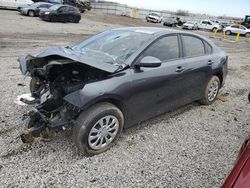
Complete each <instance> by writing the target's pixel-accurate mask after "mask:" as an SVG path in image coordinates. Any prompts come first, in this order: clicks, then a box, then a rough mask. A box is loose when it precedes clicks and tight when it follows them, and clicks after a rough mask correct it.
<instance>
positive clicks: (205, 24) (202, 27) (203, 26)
mask: <svg viewBox="0 0 250 188" xmlns="http://www.w3.org/2000/svg"><path fill="white" fill-rule="evenodd" d="M199 28H200V29H206V28H207V21H202V22H201V24H200V27H199Z"/></svg>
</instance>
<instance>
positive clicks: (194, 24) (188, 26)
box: [182, 21, 198, 30]
mask: <svg viewBox="0 0 250 188" xmlns="http://www.w3.org/2000/svg"><path fill="white" fill-rule="evenodd" d="M182 29H191V30H195V29H198V23H197V22H192V21H188V22H186V23H184V24H183V25H182Z"/></svg>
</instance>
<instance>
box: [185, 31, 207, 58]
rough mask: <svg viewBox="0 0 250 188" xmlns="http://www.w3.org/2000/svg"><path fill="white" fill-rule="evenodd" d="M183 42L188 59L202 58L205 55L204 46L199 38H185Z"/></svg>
mask: <svg viewBox="0 0 250 188" xmlns="http://www.w3.org/2000/svg"><path fill="white" fill-rule="evenodd" d="M183 42H184V45H185V50H186V56H187V57H194V56H202V55H204V54H205V48H204V44H203V42H202V40H200V39H199V38H197V37H193V36H183Z"/></svg>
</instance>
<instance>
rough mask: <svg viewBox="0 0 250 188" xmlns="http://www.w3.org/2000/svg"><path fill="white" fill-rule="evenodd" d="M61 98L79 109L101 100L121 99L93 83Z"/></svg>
mask: <svg viewBox="0 0 250 188" xmlns="http://www.w3.org/2000/svg"><path fill="white" fill-rule="evenodd" d="M63 99H64V100H65V101H66V102H68V103H70V104H72V105H73V106H76V107H77V108H79V109H81V110H83V109H86V108H88V107H89V106H91V105H92V104H95V103H96V102H99V101H103V100H109V99H115V100H118V101H122V99H121V97H119V96H117V95H116V94H110V93H106V92H104V90H102V89H100V87H97V86H93V85H85V86H84V88H83V89H81V90H77V91H75V92H72V93H70V94H68V95H66V96H65V97H64V98H63Z"/></svg>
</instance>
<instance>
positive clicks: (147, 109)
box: [128, 35, 189, 122]
mask: <svg viewBox="0 0 250 188" xmlns="http://www.w3.org/2000/svg"><path fill="white" fill-rule="evenodd" d="M148 56H151V57H155V58H157V59H159V60H160V61H161V62H162V64H161V66H160V67H157V68H146V67H140V68H136V67H135V68H134V69H133V70H132V74H131V80H132V83H131V92H132V93H131V97H130V101H129V105H128V106H130V107H131V109H129V110H130V111H131V112H133V114H132V122H138V121H142V120H145V119H148V118H150V117H153V116H155V115H159V114H162V113H164V112H166V111H169V110H172V109H174V108H176V107H177V106H180V105H183V104H184V103H185V102H184V103H183V99H184V98H185V97H186V95H187V91H186V88H187V87H186V86H185V84H189V81H188V80H186V78H187V76H186V71H188V70H185V66H186V65H185V62H184V61H183V59H182V58H181V56H182V51H181V43H180V39H179V36H178V35H167V36H164V37H162V38H160V39H158V40H156V41H155V42H154V43H153V44H152V45H150V46H149V47H148V48H147V49H146V50H145V51H144V52H143V53H142V54H141V55H140V56H139V58H138V59H137V61H136V64H138V62H139V61H140V60H141V59H142V58H143V57H148Z"/></svg>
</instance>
